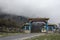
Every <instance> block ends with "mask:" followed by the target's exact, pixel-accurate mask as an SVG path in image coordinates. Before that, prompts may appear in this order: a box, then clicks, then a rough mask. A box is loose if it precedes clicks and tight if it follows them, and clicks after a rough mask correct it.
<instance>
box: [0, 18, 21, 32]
mask: <svg viewBox="0 0 60 40" xmlns="http://www.w3.org/2000/svg"><path fill="white" fill-rule="evenodd" d="M20 28H21V27H20V25H18V23H16V22H15V21H11V20H10V19H8V20H5V19H0V32H20Z"/></svg>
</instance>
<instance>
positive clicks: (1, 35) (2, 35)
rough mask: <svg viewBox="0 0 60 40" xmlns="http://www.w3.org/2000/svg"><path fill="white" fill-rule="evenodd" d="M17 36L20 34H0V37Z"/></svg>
mask: <svg viewBox="0 0 60 40" xmlns="http://www.w3.org/2000/svg"><path fill="white" fill-rule="evenodd" d="M18 34H21V33H0V37H6V36H13V35H18Z"/></svg>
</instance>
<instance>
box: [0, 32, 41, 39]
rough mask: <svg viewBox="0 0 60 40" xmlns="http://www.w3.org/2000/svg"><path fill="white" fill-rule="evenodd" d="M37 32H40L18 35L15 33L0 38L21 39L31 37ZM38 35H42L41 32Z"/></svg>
mask: <svg viewBox="0 0 60 40" xmlns="http://www.w3.org/2000/svg"><path fill="white" fill-rule="evenodd" d="M38 34H40V33H30V34H19V35H15V36H8V37H1V38H0V40H22V38H25V37H32V36H35V35H38ZM40 35H42V34H40Z"/></svg>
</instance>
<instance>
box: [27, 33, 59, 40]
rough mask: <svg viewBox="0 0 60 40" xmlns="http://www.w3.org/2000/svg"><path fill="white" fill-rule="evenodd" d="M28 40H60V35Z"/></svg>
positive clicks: (47, 35)
mask: <svg viewBox="0 0 60 40" xmlns="http://www.w3.org/2000/svg"><path fill="white" fill-rule="evenodd" d="M26 40H60V34H46V35H43V36H39V37H35V38H31V39H26Z"/></svg>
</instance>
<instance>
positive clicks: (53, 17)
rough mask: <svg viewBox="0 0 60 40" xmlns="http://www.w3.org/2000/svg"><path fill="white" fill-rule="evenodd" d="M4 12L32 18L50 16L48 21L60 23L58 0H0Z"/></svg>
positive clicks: (59, 2) (59, 0) (0, 6)
mask: <svg viewBox="0 0 60 40" xmlns="http://www.w3.org/2000/svg"><path fill="white" fill-rule="evenodd" d="M0 9H1V11H2V12H4V13H8V14H16V15H22V16H27V17H34V18H38V17H39V18H40V17H42V18H50V20H49V23H60V0H0Z"/></svg>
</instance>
